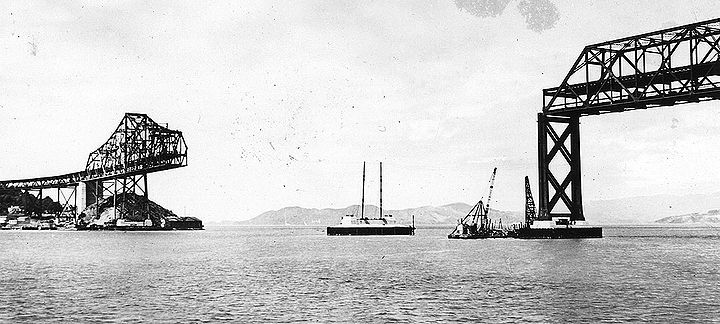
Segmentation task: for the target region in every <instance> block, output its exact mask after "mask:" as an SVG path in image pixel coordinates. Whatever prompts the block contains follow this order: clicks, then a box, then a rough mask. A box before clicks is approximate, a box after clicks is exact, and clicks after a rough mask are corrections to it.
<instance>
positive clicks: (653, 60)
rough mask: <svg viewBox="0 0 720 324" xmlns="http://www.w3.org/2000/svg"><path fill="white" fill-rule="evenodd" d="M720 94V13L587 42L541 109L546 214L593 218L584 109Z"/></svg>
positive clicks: (612, 109) (542, 212)
mask: <svg viewBox="0 0 720 324" xmlns="http://www.w3.org/2000/svg"><path fill="white" fill-rule="evenodd" d="M715 99H720V19H713V20H708V21H704V22H698V23H694V24H689V25H684V26H679V27H674V28H668V29H663V30H659V31H655V32H650V33H645V34H642V35H636V36H631V37H626V38H621V39H617V40H613V41H608V42H604V43H600V44H595V45H589V46H586V47H585V48H584V49H583V51H582V53H580V55H579V56H578V58H577V60H576V61H575V63H574V64H573V66H572V68H571V69H570V72H568V74H567V75H566V76H565V79H563V81H562V83H561V84H560V86H558V87H554V88H549V89H545V90H543V111H542V112H541V113H539V114H538V181H539V203H540V204H539V205H540V206H539V207H540V208H539V215H538V219H540V220H550V219H552V217H569V218H570V220H572V221H582V220H585V216H584V215H583V209H582V191H581V173H580V167H581V164H580V121H579V120H580V117H582V116H588V115H599V114H605V113H616V112H624V111H630V110H636V109H648V108H654V107H666V106H675V105H679V104H686V103H696V102H701V101H707V100H715Z"/></svg>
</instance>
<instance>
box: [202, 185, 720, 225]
mask: <svg viewBox="0 0 720 324" xmlns="http://www.w3.org/2000/svg"><path fill="white" fill-rule="evenodd" d="M583 207H584V212H585V218H586V220H587V221H588V223H591V224H598V225H623V224H627V225H638V224H653V223H674V224H679V223H705V224H710V223H716V222H715V221H714V219H715V217H716V216H715V215H714V214H712V213H707V215H706V214H698V213H700V212H704V211H710V212H712V210H715V209H720V192H718V193H711V194H689V195H681V196H678V195H654V196H645V197H630V198H618V199H608V200H586V201H585V202H584V206H583ZM471 208H472V205H469V204H466V203H452V204H447V205H442V206H422V207H415V208H407V209H400V210H385V211H384V214H392V215H393V216H394V217H395V219H396V220H397V222H398V223H406V224H410V222H412V215H415V224H418V225H435V224H438V225H440V224H455V223H456V222H457V220H458V219H459V218H461V217H464V216H465V215H467V213H468V212H469V211H470V209H471ZM348 214H353V215H359V214H360V206H359V205H352V206H348V207H345V208H324V209H317V208H302V207H286V208H282V209H279V210H271V211H267V212H264V213H262V214H260V215H258V216H256V217H254V218H252V219H249V220H245V221H226V222H221V223H216V224H218V225H257V226H263V225H313V226H327V225H334V224H337V223H339V222H340V217H342V216H343V215H348ZM365 215H368V216H370V217H373V216H377V215H378V207H377V206H373V205H366V206H365ZM490 217H491V218H493V219H498V218H501V219H502V221H503V223H504V224H510V223H514V222H522V221H523V219H524V213H523V212H521V211H498V210H495V209H491V212H490ZM717 217H720V215H718V216H717ZM209 223H211V222H209ZM718 223H720V222H718Z"/></svg>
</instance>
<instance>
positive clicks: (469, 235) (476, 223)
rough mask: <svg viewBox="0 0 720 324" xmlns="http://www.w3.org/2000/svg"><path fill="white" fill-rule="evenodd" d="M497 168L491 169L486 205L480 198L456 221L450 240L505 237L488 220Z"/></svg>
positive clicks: (502, 232) (504, 234)
mask: <svg viewBox="0 0 720 324" xmlns="http://www.w3.org/2000/svg"><path fill="white" fill-rule="evenodd" d="M496 173H497V168H494V169H493V173H492V176H491V177H490V192H489V193H488V199H487V203H483V201H482V198H481V199H480V200H479V201H478V202H477V203H476V204H475V206H473V208H472V209H470V212H468V214H467V215H466V216H465V217H463V218H462V219H460V220H459V221H458V225H457V226H456V227H455V229H454V230H453V231H452V233H450V234H449V235H448V238H450V239H477V238H492V237H506V236H507V235H506V233H505V232H504V231H503V230H502V229H500V228H497V229H496V228H495V227H494V226H493V224H492V222H491V221H490V220H489V219H488V212H489V211H490V200H491V199H492V191H493V187H494V185H495V174H496Z"/></svg>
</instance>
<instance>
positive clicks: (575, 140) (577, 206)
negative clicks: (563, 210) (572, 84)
mask: <svg viewBox="0 0 720 324" xmlns="http://www.w3.org/2000/svg"><path fill="white" fill-rule="evenodd" d="M568 127H572V130H571V135H570V157H571V160H572V162H571V163H570V174H571V175H572V184H571V187H570V192H571V194H570V199H572V201H573V207H574V208H573V209H572V210H571V211H570V212H571V216H570V220H571V221H584V220H585V215H584V214H583V205H582V172H581V170H580V117H579V116H573V117H571V118H570V125H568Z"/></svg>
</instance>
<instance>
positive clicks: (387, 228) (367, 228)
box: [327, 225, 415, 235]
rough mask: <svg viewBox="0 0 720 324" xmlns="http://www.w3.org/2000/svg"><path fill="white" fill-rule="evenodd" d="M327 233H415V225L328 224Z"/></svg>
mask: <svg viewBox="0 0 720 324" xmlns="http://www.w3.org/2000/svg"><path fill="white" fill-rule="evenodd" d="M327 235H415V227H413V226H405V225H377V226H372V225H364V226H363V225H358V226H342V225H338V226H328V228H327Z"/></svg>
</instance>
